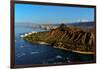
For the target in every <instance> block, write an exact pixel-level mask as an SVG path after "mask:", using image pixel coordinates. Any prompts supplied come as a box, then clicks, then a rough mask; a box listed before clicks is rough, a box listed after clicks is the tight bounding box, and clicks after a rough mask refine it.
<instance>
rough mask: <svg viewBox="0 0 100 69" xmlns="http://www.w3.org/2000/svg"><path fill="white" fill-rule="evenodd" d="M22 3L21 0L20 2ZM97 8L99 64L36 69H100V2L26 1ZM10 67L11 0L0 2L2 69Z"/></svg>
mask: <svg viewBox="0 0 100 69" xmlns="http://www.w3.org/2000/svg"><path fill="white" fill-rule="evenodd" d="M20 1H21V0H20ZM24 1H43V2H56V3H69V4H87V5H96V6H97V64H83V65H66V66H52V67H39V68H34V69H99V67H100V46H99V45H100V39H99V38H100V36H99V35H100V31H99V30H100V20H99V19H100V0H24ZM9 66H10V0H0V69H9ZM26 69H33V68H26Z"/></svg>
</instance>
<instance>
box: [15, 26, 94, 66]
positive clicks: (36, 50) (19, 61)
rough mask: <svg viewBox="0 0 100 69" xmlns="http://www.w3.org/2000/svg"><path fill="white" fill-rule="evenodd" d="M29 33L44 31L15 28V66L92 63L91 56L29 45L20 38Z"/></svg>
mask: <svg viewBox="0 0 100 69" xmlns="http://www.w3.org/2000/svg"><path fill="white" fill-rule="evenodd" d="M31 31H36V32H40V31H45V30H42V29H33V28H29V27H18V26H15V64H16V65H27V64H59V63H73V62H74V63H75V62H94V61H95V58H94V56H93V55H83V54H78V53H73V52H69V51H64V50H60V49H55V48H53V47H52V46H47V45H43V44H31V43H29V42H27V41H25V40H23V39H21V38H20V35H22V34H25V33H28V32H31Z"/></svg>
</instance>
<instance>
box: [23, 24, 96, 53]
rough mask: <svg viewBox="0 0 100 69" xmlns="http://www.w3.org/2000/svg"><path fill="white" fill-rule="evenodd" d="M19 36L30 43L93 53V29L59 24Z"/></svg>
mask: <svg viewBox="0 0 100 69" xmlns="http://www.w3.org/2000/svg"><path fill="white" fill-rule="evenodd" d="M21 38H23V39H24V40H26V41H28V42H31V43H39V44H46V45H51V46H52V47H54V48H59V49H63V50H66V51H72V52H76V53H81V54H95V51H94V48H95V47H94V46H95V43H94V41H95V37H94V31H93V30H86V31H84V30H82V29H81V28H76V27H67V26H65V25H60V27H58V28H56V29H53V30H50V31H46V32H36V33H32V32H31V33H28V34H25V35H24V36H23V37H21Z"/></svg>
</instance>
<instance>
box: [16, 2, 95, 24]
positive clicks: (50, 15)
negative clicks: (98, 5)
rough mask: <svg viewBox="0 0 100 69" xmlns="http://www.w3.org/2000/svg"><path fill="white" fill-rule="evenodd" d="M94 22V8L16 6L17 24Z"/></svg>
mask: <svg viewBox="0 0 100 69" xmlns="http://www.w3.org/2000/svg"><path fill="white" fill-rule="evenodd" d="M80 21H82V22H85V21H86V22H87V21H94V8H82V7H68V6H48V5H31V4H15V23H27V22H28V23H36V24H47V23H48V24H59V23H73V22H80Z"/></svg>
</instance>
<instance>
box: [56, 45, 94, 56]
mask: <svg viewBox="0 0 100 69" xmlns="http://www.w3.org/2000/svg"><path fill="white" fill-rule="evenodd" d="M54 48H58V49H62V50H65V51H72V52H75V53H80V54H93V55H94V54H95V52H85V51H77V50H69V49H66V48H59V47H54Z"/></svg>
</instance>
